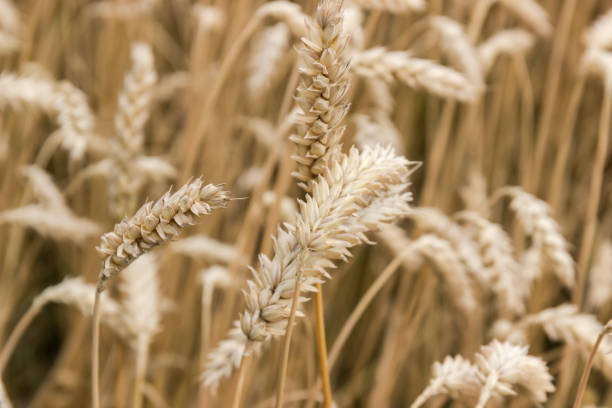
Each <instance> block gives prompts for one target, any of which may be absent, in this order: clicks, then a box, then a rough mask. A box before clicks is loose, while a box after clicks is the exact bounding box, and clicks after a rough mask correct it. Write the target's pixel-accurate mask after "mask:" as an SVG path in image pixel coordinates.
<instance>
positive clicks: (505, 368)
mask: <svg viewBox="0 0 612 408" xmlns="http://www.w3.org/2000/svg"><path fill="white" fill-rule="evenodd" d="M476 362H477V364H478V369H479V376H480V378H481V381H482V382H483V383H484V386H483V388H482V390H481V393H480V398H479V400H478V404H477V405H476V407H477V408H484V407H485V405H486V403H487V401H488V400H489V399H490V398H491V397H492V396H500V397H503V396H508V395H516V391H514V389H513V388H514V386H515V385H520V386H521V387H523V388H525V389H527V390H528V391H529V392H530V394H531V395H532V396H533V397H534V399H535V400H536V402H538V403H543V402H545V401H546V399H547V398H546V394H547V393H550V392H553V391H554V390H555V386H554V385H553V383H552V380H553V377H552V376H551V375H550V373H549V372H548V368H547V367H546V363H545V362H544V361H542V359H540V358H539V357H533V356H530V355H528V354H527V346H524V347H523V346H517V345H514V344H511V343H506V342H504V343H500V342H499V341H497V340H493V342H491V343H490V344H489V345H486V346H482V347H481V348H480V352H479V353H477V354H476Z"/></svg>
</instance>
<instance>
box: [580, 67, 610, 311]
mask: <svg viewBox="0 0 612 408" xmlns="http://www.w3.org/2000/svg"><path fill="white" fill-rule="evenodd" d="M605 81H606V84H605V89H604V98H603V105H602V107H601V115H600V119H599V134H598V136H597V147H596V151H595V162H594V163H593V171H592V173H591V183H590V186H589V198H588V202H587V212H586V217H585V227H584V232H583V235H582V243H581V245H580V252H579V255H578V281H577V285H576V287H575V291H574V304H576V305H578V306H580V305H581V303H582V296H583V292H584V285H585V281H586V272H587V270H586V269H587V264H588V261H589V257H590V255H591V251H592V249H593V241H594V240H595V228H596V226H597V208H598V207H599V200H600V197H601V186H602V183H603V175H604V168H605V164H606V156H607V153H608V138H609V137H610V113H611V112H610V110H611V109H612V80H609V79H607V78H606V80H605Z"/></svg>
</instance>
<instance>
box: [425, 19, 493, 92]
mask: <svg viewBox="0 0 612 408" xmlns="http://www.w3.org/2000/svg"><path fill="white" fill-rule="evenodd" d="M431 25H432V26H433V28H434V29H435V30H436V31H437V32H438V34H439V35H440V37H441V46H442V51H443V52H444V54H445V55H446V56H448V58H449V60H450V61H451V63H452V64H453V65H454V66H455V67H456V68H457V69H458V70H459V71H461V72H463V73H464V74H465V75H466V76H467V78H468V79H469V80H470V81H471V82H472V84H474V85H475V86H476V88H477V89H478V92H482V90H483V89H484V79H483V75H482V69H481V66H480V62H479V61H478V57H477V55H476V50H475V49H474V45H473V44H472V43H471V42H470V40H469V39H468V37H467V35H466V34H465V31H464V30H463V26H462V25H461V24H459V23H457V22H456V21H454V20H452V19H450V18H448V17H444V16H435V17H432V18H431Z"/></svg>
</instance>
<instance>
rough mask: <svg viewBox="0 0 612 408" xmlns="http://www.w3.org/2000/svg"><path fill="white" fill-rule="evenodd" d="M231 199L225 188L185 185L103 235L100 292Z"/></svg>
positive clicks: (149, 203)
mask: <svg viewBox="0 0 612 408" xmlns="http://www.w3.org/2000/svg"><path fill="white" fill-rule="evenodd" d="M228 201H229V196H228V193H227V192H226V191H224V190H223V188H222V186H219V185H213V184H207V185H204V183H203V182H202V180H201V179H199V178H198V179H196V180H194V181H191V182H189V183H187V184H185V185H184V186H183V187H181V188H180V189H179V190H177V191H176V192H175V193H174V194H170V192H167V193H166V194H164V196H163V197H162V198H160V199H159V200H157V201H156V202H152V201H149V202H148V203H146V204H144V205H143V206H142V207H140V209H139V210H138V211H137V212H136V213H135V214H134V215H133V216H132V217H131V218H126V219H124V220H123V221H121V222H120V223H118V224H116V225H115V228H114V230H113V231H112V232H107V233H106V234H104V235H102V237H101V243H100V246H99V247H97V248H96V249H97V250H98V252H99V253H100V254H102V255H103V256H104V257H105V258H104V267H103V269H102V271H101V272H100V277H99V285H98V290H99V291H102V290H104V283H105V281H106V280H107V279H109V278H110V277H112V276H114V275H115V274H117V273H118V272H120V271H121V270H122V269H124V268H125V267H126V266H127V265H129V264H130V263H131V262H132V261H134V260H135V259H136V258H138V257H139V256H140V255H142V254H143V253H145V252H148V251H150V250H151V249H152V248H154V247H155V246H157V245H159V244H162V243H164V242H167V241H170V240H172V239H176V237H177V236H178V234H179V232H180V230H181V229H182V228H184V227H186V226H188V225H192V224H194V223H195V219H194V217H198V216H200V215H206V214H209V213H210V212H211V211H212V210H214V209H216V208H222V207H225V205H226V204H227V202H228Z"/></svg>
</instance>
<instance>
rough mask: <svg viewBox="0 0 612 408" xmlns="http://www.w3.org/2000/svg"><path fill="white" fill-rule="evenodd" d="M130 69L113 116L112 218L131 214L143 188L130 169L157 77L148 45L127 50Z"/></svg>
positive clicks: (140, 148)
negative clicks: (129, 53) (130, 64)
mask: <svg viewBox="0 0 612 408" xmlns="http://www.w3.org/2000/svg"><path fill="white" fill-rule="evenodd" d="M131 61H132V67H131V69H130V71H129V72H128V73H127V74H126V76H125V79H124V83H123V90H122V92H121V93H120V95H119V102H118V106H117V114H116V115H115V128H116V139H115V144H114V146H113V154H112V155H111V160H112V162H113V165H112V174H113V177H111V178H110V185H109V188H110V191H111V197H112V198H111V209H112V210H113V213H114V215H115V217H116V218H121V217H122V216H124V215H125V214H131V213H132V212H133V211H134V209H135V207H136V202H137V199H138V192H139V190H140V189H141V188H142V185H143V184H144V180H143V177H142V173H140V172H139V171H138V169H137V168H135V167H134V165H133V164H134V162H135V160H136V159H137V158H138V157H140V156H143V144H144V126H145V124H146V122H147V120H148V119H149V108H150V104H151V99H152V97H153V92H154V87H155V83H156V81H157V74H156V72H155V65H154V60H153V51H152V50H151V47H150V46H149V45H148V44H145V43H135V44H133V45H132V48H131Z"/></svg>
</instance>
